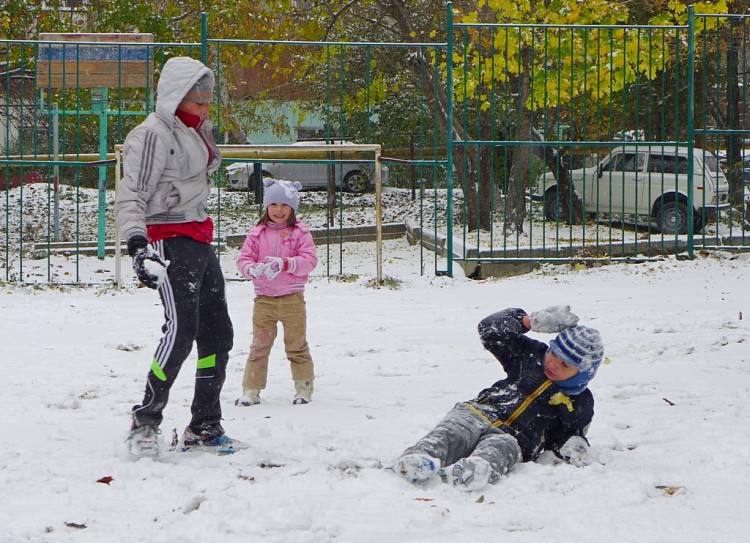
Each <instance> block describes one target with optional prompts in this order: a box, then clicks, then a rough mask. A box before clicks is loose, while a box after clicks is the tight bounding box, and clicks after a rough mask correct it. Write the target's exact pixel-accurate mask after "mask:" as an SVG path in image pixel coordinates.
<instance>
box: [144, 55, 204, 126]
mask: <svg viewBox="0 0 750 543" xmlns="http://www.w3.org/2000/svg"><path fill="white" fill-rule="evenodd" d="M206 75H207V76H208V77H209V78H210V80H211V84H212V85H213V83H214V80H215V77H214V72H213V70H211V68H209V67H208V66H206V65H205V64H203V63H202V62H201V61H200V60H195V59H194V58H190V57H173V58H170V59H169V60H168V61H167V62H166V63H165V64H164V67H163V68H162V70H161V75H160V76H159V83H158V84H157V85H156V113H157V114H158V115H160V116H161V117H163V118H164V119H166V120H170V121H171V119H172V118H173V117H174V112H175V111H177V106H178V105H180V102H182V100H183V98H184V97H185V95H186V94H187V93H188V91H190V89H192V88H193V86H194V85H195V84H196V83H197V82H198V80H199V79H200V78H202V77H203V76H206Z"/></svg>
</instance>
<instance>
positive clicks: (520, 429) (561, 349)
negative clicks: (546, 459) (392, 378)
mask: <svg viewBox="0 0 750 543" xmlns="http://www.w3.org/2000/svg"><path fill="white" fill-rule="evenodd" d="M577 323H578V317H577V316H576V315H574V314H573V313H571V312H570V306H554V307H549V308H547V309H544V310H542V311H538V312H536V313H532V314H531V315H527V314H526V312H525V311H524V310H522V309H505V310H503V311H500V312H498V313H495V314H493V315H490V316H489V317H487V318H485V319H484V320H482V322H480V323H479V336H480V337H481V339H482V344H483V345H484V347H485V349H487V350H488V351H490V352H491V353H492V354H493V355H495V358H497V359H498V360H499V361H500V363H501V364H502V366H503V369H504V370H505V373H506V374H507V377H506V378H505V379H502V380H500V381H498V382H496V383H495V384H494V385H492V386H491V387H490V388H486V389H484V390H483V391H481V392H480V393H479V395H478V396H477V397H476V398H475V399H473V400H470V401H468V402H462V403H458V404H456V406H455V407H454V408H453V409H452V410H451V411H449V412H448V414H447V415H446V416H445V417H444V418H443V420H442V421H440V423H438V425H437V426H436V427H435V428H434V429H433V430H432V431H431V432H430V433H428V434H427V435H426V436H424V437H423V438H422V439H420V440H419V441H418V442H417V443H416V444H415V445H413V446H411V447H409V448H407V449H406V450H405V451H404V452H403V453H402V454H401V456H400V457H399V458H398V459H397V461H396V463H395V465H394V466H393V468H392V469H393V471H395V472H396V473H398V474H399V475H401V476H402V477H404V478H405V479H407V480H408V481H410V482H411V483H414V484H425V483H427V482H428V481H430V480H431V479H432V478H433V477H434V476H435V475H439V476H440V477H441V478H442V480H443V481H444V482H449V483H451V484H452V485H454V486H456V487H458V488H460V489H462V490H478V489H480V488H483V487H484V486H485V485H487V484H488V483H494V482H496V481H497V480H498V479H499V478H500V476H501V475H504V474H505V473H507V472H508V470H510V469H511V468H512V467H513V465H514V464H515V463H516V462H518V461H519V460H521V459H523V461H530V460H536V458H537V457H538V456H539V455H540V454H541V453H542V451H544V450H551V451H553V452H554V453H555V454H556V455H557V456H558V457H560V458H562V459H564V460H567V461H568V462H570V463H572V464H574V465H577V466H580V465H585V464H586V463H587V462H588V461H587V449H588V441H587V440H586V438H585V434H586V430H587V428H588V426H589V423H590V422H591V419H592V418H593V415H594V397H593V396H592V394H591V391H590V390H588V388H587V386H588V383H589V381H591V379H592V378H593V377H594V375H595V374H596V370H597V369H598V368H599V365H600V364H601V361H602V358H603V356H604V348H603V345H602V340H601V337H600V335H599V332H597V331H596V330H594V329H593V328H588V327H586V326H578V324H577ZM529 330H532V331H534V332H543V333H556V332H559V333H558V335H557V337H556V338H555V339H553V340H552V341H550V345H549V347H548V346H547V345H546V344H544V343H542V342H541V341H537V340H534V339H531V338H529V337H527V336H525V334H526V332H527V331H529Z"/></svg>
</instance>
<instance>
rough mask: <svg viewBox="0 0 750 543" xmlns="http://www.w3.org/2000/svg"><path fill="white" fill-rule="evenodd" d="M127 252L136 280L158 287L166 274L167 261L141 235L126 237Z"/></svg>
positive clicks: (150, 286)
mask: <svg viewBox="0 0 750 543" xmlns="http://www.w3.org/2000/svg"><path fill="white" fill-rule="evenodd" d="M128 254H129V255H130V256H131V257H132V258H133V270H134V271H135V274H136V276H138V280H139V281H140V282H141V283H143V285H144V286H147V287H148V288H153V289H156V288H159V285H161V283H162V281H164V278H165V277H166V276H167V266H169V261H166V262H165V261H164V259H163V258H162V257H161V256H160V255H159V253H157V252H156V251H154V250H153V249H152V248H151V245H149V243H148V240H147V239H146V238H145V237H144V236H141V235H135V236H133V237H131V238H130V239H128Z"/></svg>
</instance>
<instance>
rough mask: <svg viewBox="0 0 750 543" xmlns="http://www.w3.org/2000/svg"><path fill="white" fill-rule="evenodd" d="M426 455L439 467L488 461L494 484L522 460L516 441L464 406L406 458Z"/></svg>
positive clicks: (417, 444)
mask: <svg viewBox="0 0 750 543" xmlns="http://www.w3.org/2000/svg"><path fill="white" fill-rule="evenodd" d="M414 453H417V454H427V455H429V456H432V457H433V458H437V459H439V460H440V466H441V467H446V466H450V465H451V464H455V463H456V462H457V461H458V460H461V459H462V458H468V457H472V456H473V457H479V458H483V459H484V460H487V461H488V462H489V463H490V466H491V467H492V475H491V476H490V482H491V483H494V482H495V481H497V480H498V479H499V478H500V476H501V475H504V474H505V473H507V472H508V470H509V469H510V468H512V467H513V466H514V465H515V464H516V462H518V461H519V460H520V459H521V447H519V445H518V442H517V441H516V438H514V437H513V436H511V435H508V434H506V433H504V432H502V431H501V430H499V429H497V428H495V427H494V426H492V425H491V424H490V423H489V422H487V419H485V418H483V417H482V416H480V415H479V414H477V413H476V412H474V411H473V410H472V409H471V408H470V407H469V406H468V405H466V404H465V403H457V404H456V405H455V406H454V407H453V409H451V410H450V411H448V413H447V414H446V415H445V417H443V420H441V421H440V422H439V423H438V425H437V426H435V428H433V429H432V430H431V431H430V433H428V434H427V435H426V436H424V437H423V438H422V439H420V440H419V441H417V443H416V444H414V445H413V446H411V447H409V448H407V449H406V450H405V451H404V452H403V453H402V454H401V456H404V455H407V454H414Z"/></svg>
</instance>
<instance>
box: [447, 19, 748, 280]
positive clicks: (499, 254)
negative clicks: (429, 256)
mask: <svg viewBox="0 0 750 543" xmlns="http://www.w3.org/2000/svg"><path fill="white" fill-rule="evenodd" d="M448 21H449V29H448V50H449V52H448V55H449V57H452V58H453V59H454V66H453V74H452V78H450V79H452V88H454V89H455V93H454V94H453V96H452V98H453V101H454V103H453V106H452V108H451V109H452V111H453V115H454V123H455V125H456V126H457V129H456V132H455V134H456V136H454V137H453V138H452V140H453V141H452V145H451V148H452V150H453V153H454V155H457V158H455V159H454V163H455V164H456V168H455V169H454V178H453V180H452V181H453V183H452V185H453V187H454V188H455V189H454V190H453V191H452V193H453V202H454V204H455V205H454V209H455V214H456V217H455V218H453V219H452V220H450V221H449V223H448V224H449V228H447V230H446V238H445V241H444V244H445V246H446V247H447V249H446V254H447V255H448V263H447V269H446V272H447V273H452V265H453V261H452V260H454V261H456V262H457V263H459V264H461V265H462V266H463V267H464V269H465V271H466V272H467V273H472V274H475V275H480V274H482V273H484V274H486V273H488V272H489V271H490V270H497V269H501V268H502V265H504V264H512V265H518V264H519V263H526V264H528V265H531V264H534V263H537V262H571V261H586V262H590V261H597V260H598V261H611V260H629V261H630V260H645V259H650V258H658V257H661V256H662V255H666V254H673V253H685V254H686V255H687V256H689V257H692V256H693V253H694V251H695V250H696V249H697V248H700V249H727V250H729V249H731V250H739V249H747V248H748V246H749V245H750V238H749V237H748V225H749V224H750V223H749V222H748V218H749V217H748V196H747V188H746V187H747V185H746V183H747V180H748V179H750V169H748V166H750V162H745V158H744V157H745V152H746V150H747V149H748V144H750V140H748V139H747V138H748V129H749V128H750V124H748V119H747V111H748V101H747V98H748V96H747V94H746V93H747V90H746V89H747V83H748V81H747V77H748V68H750V65H748V59H747V53H748V43H747V40H748V27H747V24H748V18H747V17H742V16H708V15H695V14H694V13H693V12H692V9H691V10H690V12H689V19H688V24H687V25H685V26H628V27H622V26H603V25H594V26H579V25H559V26H553V25H503V24H481V23H472V24H452V17H451V16H450V13H449V17H448ZM748 158H749V159H750V155H748ZM722 169H723V172H724V173H723V174H722ZM451 243H452V244H453V245H452V246H449V245H450V244H451Z"/></svg>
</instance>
